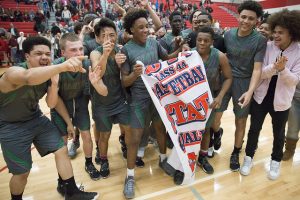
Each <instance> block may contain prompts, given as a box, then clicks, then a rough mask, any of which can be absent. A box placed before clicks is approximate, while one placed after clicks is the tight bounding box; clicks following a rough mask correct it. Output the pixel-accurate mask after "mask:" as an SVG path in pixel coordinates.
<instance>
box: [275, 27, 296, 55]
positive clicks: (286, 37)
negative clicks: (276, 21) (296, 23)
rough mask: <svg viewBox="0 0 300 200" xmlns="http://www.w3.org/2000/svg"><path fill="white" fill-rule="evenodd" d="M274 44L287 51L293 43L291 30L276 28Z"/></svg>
mask: <svg viewBox="0 0 300 200" xmlns="http://www.w3.org/2000/svg"><path fill="white" fill-rule="evenodd" d="M273 38H274V43H275V45H276V46H278V47H279V48H280V49H282V50H284V49H286V48H287V47H288V46H289V45H290V44H291V42H292V37H291V35H290V33H289V30H288V29H286V28H283V27H281V26H276V27H275V29H274V31H273Z"/></svg>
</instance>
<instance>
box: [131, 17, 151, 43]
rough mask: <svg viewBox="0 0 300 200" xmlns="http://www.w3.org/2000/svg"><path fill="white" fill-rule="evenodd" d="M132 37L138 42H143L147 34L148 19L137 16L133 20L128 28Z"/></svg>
mask: <svg viewBox="0 0 300 200" xmlns="http://www.w3.org/2000/svg"><path fill="white" fill-rule="evenodd" d="M130 31H131V32H132V36H133V39H134V40H135V41H137V42H138V43H141V44H145V43H146V41H147V37H148V34H149V27H148V21H147V19H146V18H143V17H141V18H139V19H137V20H135V22H134V23H133V26H132V27H131V28H130Z"/></svg>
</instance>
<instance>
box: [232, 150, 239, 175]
mask: <svg viewBox="0 0 300 200" xmlns="http://www.w3.org/2000/svg"><path fill="white" fill-rule="evenodd" d="M230 169H231V171H233V172H236V171H239V169H240V162H239V154H238V153H234V154H231V156H230Z"/></svg>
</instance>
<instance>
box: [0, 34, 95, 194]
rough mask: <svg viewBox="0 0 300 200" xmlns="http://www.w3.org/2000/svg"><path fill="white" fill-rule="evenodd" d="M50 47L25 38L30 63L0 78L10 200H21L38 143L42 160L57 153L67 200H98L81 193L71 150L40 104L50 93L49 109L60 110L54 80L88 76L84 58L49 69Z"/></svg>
mask: <svg viewBox="0 0 300 200" xmlns="http://www.w3.org/2000/svg"><path fill="white" fill-rule="evenodd" d="M50 48H51V44H50V42H49V41H48V40H47V39H45V38H43V37H29V38H27V39H26V40H25V41H24V42H23V50H24V53H25V58H26V62H25V63H22V64H20V66H16V67H11V68H9V69H8V70H7V71H6V72H5V73H4V74H3V75H2V76H1V78H0V85H1V87H0V88H1V92H0V142H1V148H2V151H3V157H4V159H5V162H6V164H7V167H8V169H9V172H10V173H12V174H13V176H12V178H11V180H10V182H9V187H10V193H11V198H12V199H13V200H20V199H22V195H23V192H24V189H25V186H26V183H27V178H28V176H29V173H30V170H31V168H32V157H31V152H30V149H31V145H32V144H34V145H35V147H36V149H37V150H38V152H39V153H40V155H41V156H45V155H47V154H49V153H54V156H55V161H56V167H57V171H58V174H59V175H60V176H61V178H62V183H63V184H64V185H65V188H66V190H65V191H66V193H65V195H66V196H65V199H66V200H72V199H73V200H75V199H85V200H92V199H96V198H97V196H98V193H96V192H83V191H80V190H79V189H78V188H77V186H76V183H75V179H74V175H73V170H72V165H71V162H70V159H69V157H68V155H67V147H66V146H65V145H64V142H63V140H62V138H61V136H60V134H59V131H58V130H57V129H56V127H55V126H54V125H53V124H52V123H51V122H50V120H49V119H48V118H47V117H46V116H44V115H43V113H42V111H41V110H40V108H39V105H38V102H39V100H40V99H41V98H42V97H43V96H44V95H45V94H47V97H46V101H47V104H48V106H49V107H51V108H54V107H55V106H56V97H55V95H56V94H55V93H56V92H57V90H58V89H57V87H58V85H57V84H56V82H55V81H52V82H51V81H50V79H51V78H52V77H54V76H55V75H57V74H59V73H62V72H67V71H69V72H86V70H85V69H83V68H82V60H83V59H84V58H85V57H84V56H76V57H73V58H72V59H70V60H68V61H66V62H63V63H61V64H57V65H51V51H50Z"/></svg>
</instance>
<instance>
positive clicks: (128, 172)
mask: <svg viewBox="0 0 300 200" xmlns="http://www.w3.org/2000/svg"><path fill="white" fill-rule="evenodd" d="M128 176H134V169H128V168H127V177H128Z"/></svg>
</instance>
